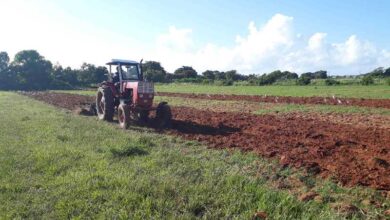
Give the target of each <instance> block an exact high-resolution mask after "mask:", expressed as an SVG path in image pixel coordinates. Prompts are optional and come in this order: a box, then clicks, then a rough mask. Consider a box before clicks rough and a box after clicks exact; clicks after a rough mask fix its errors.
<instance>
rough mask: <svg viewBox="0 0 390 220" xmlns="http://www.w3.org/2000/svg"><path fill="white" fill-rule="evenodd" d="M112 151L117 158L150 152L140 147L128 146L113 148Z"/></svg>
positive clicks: (143, 154)
mask: <svg viewBox="0 0 390 220" xmlns="http://www.w3.org/2000/svg"><path fill="white" fill-rule="evenodd" d="M110 151H111V153H112V155H113V156H114V157H117V158H122V157H131V156H145V155H148V154H149V152H147V151H146V150H143V149H141V148H139V147H126V148H123V149H116V148H113V149H111V150H110Z"/></svg>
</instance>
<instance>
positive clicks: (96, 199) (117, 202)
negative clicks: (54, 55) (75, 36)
mask: <svg viewBox="0 0 390 220" xmlns="http://www.w3.org/2000/svg"><path fill="white" fill-rule="evenodd" d="M0 103H2V107H1V108H0V140H1V142H0V164H1V166H0V201H1V203H0V219H14V218H16V219H25V218H28V219H69V218H80V219H85V218H91V219H96V218H113V219H128V218H130V219H151V218H153V219H161V218H163V219H166V218H174V219H177V218H180V219H193V218H205V219H219V218H228V219H250V218H251V217H252V216H253V215H254V214H255V213H256V212H258V211H263V212H265V213H267V215H268V216H269V218H270V219H319V218H321V219H338V218H344V217H346V216H347V217H350V218H377V217H378V213H381V212H382V211H380V210H377V208H376V207H374V206H367V204H366V205H363V204H362V203H361V200H362V198H374V197H375V196H376V195H377V193H376V192H375V191H372V190H370V189H362V188H356V187H355V188H344V187H340V186H338V185H336V184H334V183H331V182H329V181H323V180H317V179H315V178H312V177H310V176H306V175H305V174H303V173H301V172H300V171H295V170H292V169H286V168H284V169H283V168H280V167H279V166H278V165H276V164H275V163H273V162H271V161H267V160H264V159H261V158H259V157H258V156H256V155H254V154H251V153H245V154H243V153H240V152H237V151H231V150H229V151H228V150H211V149H207V148H206V147H205V146H202V145H201V144H199V143H195V142H188V141H182V140H180V139H179V138H175V137H172V136H168V135H163V134H156V133H153V132H150V131H149V130H147V129H143V128H137V127H135V128H133V129H130V130H128V131H123V130H120V129H118V128H117V125H116V124H110V123H104V122H100V121H97V120H96V119H95V117H85V116H77V115H73V114H72V113H70V112H67V111H65V110H59V109H57V108H54V107H52V106H48V105H46V104H43V103H41V102H38V101H34V100H31V99H29V98H26V97H24V96H20V95H17V94H14V93H6V92H1V93H0ZM294 176H295V177H296V178H297V179H300V180H301V181H302V186H301V187H300V188H298V189H295V190H294V189H290V190H282V189H278V187H274V185H275V183H277V182H278V181H279V180H280V179H289V178H292V177H294ZM313 190H314V191H316V192H318V193H319V194H320V195H321V196H322V199H321V200H319V201H314V200H313V201H309V202H301V201H299V200H297V198H296V197H295V196H299V195H300V194H302V193H305V192H306V191H313ZM382 202H386V201H382ZM344 203H347V204H354V205H356V206H357V207H359V208H361V209H362V210H363V209H364V210H365V211H364V212H363V211H361V212H360V211H359V212H353V214H350V213H349V214H350V215H348V213H344V212H343V213H338V211H342V210H343V209H342V208H341V209H338V208H336V209H335V208H331V207H342V206H339V205H340V204H344Z"/></svg>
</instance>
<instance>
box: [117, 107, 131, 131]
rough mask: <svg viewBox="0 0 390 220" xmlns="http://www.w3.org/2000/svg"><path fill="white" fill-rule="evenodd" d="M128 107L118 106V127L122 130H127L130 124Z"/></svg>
mask: <svg viewBox="0 0 390 220" xmlns="http://www.w3.org/2000/svg"><path fill="white" fill-rule="evenodd" d="M130 114H131V112H130V106H129V105H126V104H120V105H119V106H118V122H119V127H121V128H122V129H127V128H129V126H130V123H131V116H130Z"/></svg>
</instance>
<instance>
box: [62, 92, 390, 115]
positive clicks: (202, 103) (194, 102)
mask: <svg viewBox="0 0 390 220" xmlns="http://www.w3.org/2000/svg"><path fill="white" fill-rule="evenodd" d="M55 92H63V93H71V94H80V95H91V96H94V95H96V94H95V91H91V90H56V91H55ZM161 101H167V102H168V103H169V104H170V105H172V106H187V107H192V108H197V109H205V108H208V109H218V108H220V109H221V107H223V106H225V107H224V108H223V110H225V111H242V107H243V106H247V107H248V106H249V108H250V109H251V110H254V109H257V110H255V111H254V112H256V113H258V114H269V113H287V112H303V113H305V112H317V113H345V114H352V113H359V114H378V115H390V110H389V109H386V108H368V107H359V106H343V105H339V106H336V105H298V104H287V103H278V104H275V103H264V102H262V103H253V102H252V103H251V102H246V101H219V100H204V99H190V98H180V97H166V96H156V98H155V102H156V103H159V102H161Z"/></svg>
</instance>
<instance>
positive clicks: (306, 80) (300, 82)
mask: <svg viewBox="0 0 390 220" xmlns="http://www.w3.org/2000/svg"><path fill="white" fill-rule="evenodd" d="M310 82H311V78H310V76H308V75H303V74H302V75H301V77H299V79H298V80H297V84H298V85H301V86H304V85H309V84H310Z"/></svg>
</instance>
